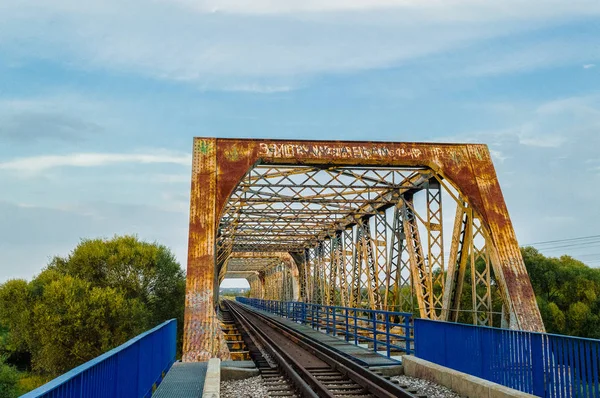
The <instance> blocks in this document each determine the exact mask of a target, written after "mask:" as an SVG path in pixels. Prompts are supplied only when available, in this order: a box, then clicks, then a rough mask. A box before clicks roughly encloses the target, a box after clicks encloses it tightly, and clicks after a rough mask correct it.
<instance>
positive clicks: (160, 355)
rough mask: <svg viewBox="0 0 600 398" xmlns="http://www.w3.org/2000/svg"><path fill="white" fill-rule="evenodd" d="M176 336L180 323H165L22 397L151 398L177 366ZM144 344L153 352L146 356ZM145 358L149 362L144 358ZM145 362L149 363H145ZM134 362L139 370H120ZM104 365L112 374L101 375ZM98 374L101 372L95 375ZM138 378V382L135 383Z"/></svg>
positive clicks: (174, 320)
mask: <svg viewBox="0 0 600 398" xmlns="http://www.w3.org/2000/svg"><path fill="white" fill-rule="evenodd" d="M176 334H177V320H176V319H171V320H168V321H165V322H163V323H161V324H160V325H158V326H156V327H154V328H152V329H150V330H148V331H146V332H144V333H142V334H140V335H138V336H136V337H134V338H132V339H131V340H128V341H126V342H125V343H123V344H121V345H120V346H118V347H116V348H113V349H112V350H110V351H108V352H106V353H104V354H102V355H100V356H98V357H96V358H94V359H92V360H90V361H88V362H86V363H84V364H82V365H79V366H77V367H76V368H73V369H71V370H70V371H68V372H67V373H65V374H62V375H60V376H58V377H57V378H55V379H53V380H51V381H49V382H48V383H46V384H44V385H43V386H41V387H38V388H36V389H35V390H33V391H30V392H29V393H27V394H25V395H22V396H21V398H42V397H61V396H71V395H69V392H75V391H81V393H80V394H77V395H74V396H86V397H95V396H98V397H100V396H111V397H146V396H150V395H151V394H152V388H153V385H154V384H155V383H157V382H160V380H161V378H162V376H163V375H164V373H166V372H167V371H168V370H169V368H170V367H171V365H172V364H173V363H174V362H175V356H176ZM154 340H159V341H154ZM142 344H145V345H148V347H143V348H150V349H151V351H152V352H150V353H148V352H145V353H142V351H143V348H142V347H141V345H142ZM135 348H137V352H136V354H137V355H136V356H135V359H137V361H135V360H133V361H132V360H131V358H127V356H126V353H128V352H129V351H131V350H133V349H135ZM155 351H156V352H155ZM148 354H150V356H151V357H150V358H148ZM144 356H145V357H146V358H142V357H144ZM144 359H146V360H148V361H146V362H144ZM121 362H123V363H121ZM130 362H134V363H135V362H137V365H138V366H136V367H135V369H134V367H133V366H123V369H119V368H120V366H119V365H132V364H133V363H130ZM102 365H106V367H107V368H108V370H106V369H102V371H100V369H99V368H100V367H101V366H102ZM142 366H144V368H143V369H141V367H142ZM96 370H98V371H97V372H95V371H96ZM134 373H135V374H134ZM87 376H89V377H87ZM134 376H135V379H133V380H132V378H133V377H134ZM134 381H135V382H134ZM134 384H135V385H134ZM84 392H86V393H84ZM55 393H56V394H55ZM132 393H133V395H132Z"/></svg>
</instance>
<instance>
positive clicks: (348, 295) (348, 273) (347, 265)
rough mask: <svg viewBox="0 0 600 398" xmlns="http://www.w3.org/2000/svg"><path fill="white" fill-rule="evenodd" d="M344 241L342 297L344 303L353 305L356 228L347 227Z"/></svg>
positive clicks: (343, 236) (343, 237) (347, 305)
mask: <svg viewBox="0 0 600 398" xmlns="http://www.w3.org/2000/svg"><path fill="white" fill-rule="evenodd" d="M342 242H343V247H344V248H343V257H342V261H343V263H342V268H343V269H344V278H343V282H342V285H341V288H342V289H343V290H344V295H343V299H342V305H343V306H345V307H349V306H352V305H353V302H352V291H353V290H352V289H353V286H354V285H353V279H352V278H353V276H354V253H355V246H354V228H352V227H349V228H346V229H345V230H344V232H343V235H342Z"/></svg>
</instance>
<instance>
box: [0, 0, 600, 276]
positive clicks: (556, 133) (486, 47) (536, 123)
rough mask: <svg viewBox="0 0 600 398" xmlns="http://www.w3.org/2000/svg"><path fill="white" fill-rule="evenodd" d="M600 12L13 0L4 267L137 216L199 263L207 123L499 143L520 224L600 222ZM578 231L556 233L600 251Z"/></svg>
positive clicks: (235, 130)
mask: <svg viewBox="0 0 600 398" xmlns="http://www.w3.org/2000/svg"><path fill="white" fill-rule="evenodd" d="M599 22H600V2H598V1H597V0H571V1H564V0H544V1H540V0H503V1H499V0H485V1H484V0H443V1H442V0H429V1H422V0H419V1H417V0H360V1H359V0H343V1H342V0H255V1H252V2H249V1H240V0H223V1H217V0H213V1H202V0H145V1H140V0H130V1H127V2H125V3H124V2H122V1H116V0H103V1H92V2H82V1H75V0H54V1H52V2H48V1H34V0H20V1H16V0H0V283H1V282H2V281H4V280H7V279H10V278H27V279H30V278H32V277H33V276H34V275H35V274H37V273H39V272H40V270H41V269H42V268H43V267H44V266H45V265H46V264H47V262H48V260H49V259H50V258H51V257H53V256H55V255H63V256H64V255H67V254H68V253H69V251H70V250H72V249H73V248H74V247H75V245H76V244H77V243H78V242H79V241H80V239H81V238H93V237H111V236H113V235H114V234H125V233H130V234H137V235H138V236H139V237H140V238H141V239H144V240H149V241H157V242H160V243H162V244H165V245H167V246H168V247H170V248H171V249H172V250H173V252H174V253H175V254H176V256H177V258H178V260H179V261H180V262H181V264H182V266H184V267H185V263H186V257H187V227H188V214H189V187H190V174H191V149H192V137H194V136H217V137H241V138H282V139H286V138H289V139H333V140H342V139H343V140H384V141H428V142H429V141H437V142H477V143H485V144H487V145H489V148H490V150H491V151H492V154H493V158H494V162H495V165H496V169H497V172H498V178H499V180H500V184H501V186H502V188H503V191H504V195H505V199H506V202H507V205H508V208H509V211H510V214H511V217H512V220H513V223H514V225H515V230H516V233H517V237H518V239H519V242H520V243H522V244H527V243H535V242H545V241H552V240H563V239H571V238H578V237H587V236H597V235H600V229H599V228H598V225H600V210H599V209H598V197H600V185H599V183H600V154H599V153H600V152H599V148H600V40H598V37H600V23H599ZM571 242H573V241H571ZM574 242H575V243H582V242H583V243H584V244H583V245H581V244H580V245H572V244H566V245H565V244H560V243H559V244H550V245H542V246H541V247H543V248H544V252H545V253H547V254H549V255H553V256H559V255H561V254H570V255H573V256H575V257H577V258H580V259H582V260H584V261H586V262H587V263H588V264H590V265H592V266H600V240H594V239H592V240H583V241H581V240H579V241H574ZM586 242H587V243H586ZM560 246H566V247H560Z"/></svg>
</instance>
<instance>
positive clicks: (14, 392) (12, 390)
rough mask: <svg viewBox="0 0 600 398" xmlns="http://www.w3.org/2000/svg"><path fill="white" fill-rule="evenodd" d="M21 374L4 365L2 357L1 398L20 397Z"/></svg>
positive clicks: (0, 364) (0, 371) (0, 366)
mask: <svg viewBox="0 0 600 398" xmlns="http://www.w3.org/2000/svg"><path fill="white" fill-rule="evenodd" d="M18 383H19V372H17V370H16V369H15V368H13V367H12V366H9V365H7V364H6V363H4V358H2V357H0V398H16V397H18V396H19V393H20V392H19V388H18Z"/></svg>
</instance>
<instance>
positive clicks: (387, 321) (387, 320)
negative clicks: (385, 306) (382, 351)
mask: <svg viewBox="0 0 600 398" xmlns="http://www.w3.org/2000/svg"><path fill="white" fill-rule="evenodd" d="M385 347H386V353H387V357H388V358H389V357H391V356H392V353H391V351H392V350H391V347H390V314H389V313H388V312H386V313H385Z"/></svg>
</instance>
